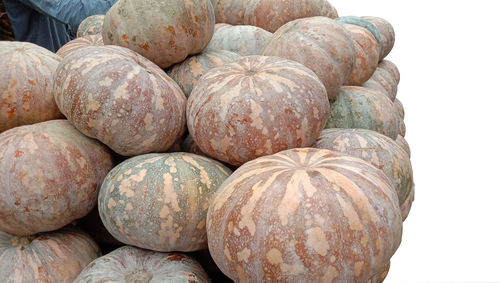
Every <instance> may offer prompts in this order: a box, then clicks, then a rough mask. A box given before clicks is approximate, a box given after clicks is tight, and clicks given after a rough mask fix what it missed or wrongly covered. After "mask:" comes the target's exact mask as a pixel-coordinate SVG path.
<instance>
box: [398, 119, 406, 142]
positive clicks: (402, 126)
mask: <svg viewBox="0 0 500 283" xmlns="http://www.w3.org/2000/svg"><path fill="white" fill-rule="evenodd" d="M399 135H400V136H402V137H404V136H405V135H406V125H405V121H404V120H403V119H399ZM396 138H397V137H396Z"/></svg>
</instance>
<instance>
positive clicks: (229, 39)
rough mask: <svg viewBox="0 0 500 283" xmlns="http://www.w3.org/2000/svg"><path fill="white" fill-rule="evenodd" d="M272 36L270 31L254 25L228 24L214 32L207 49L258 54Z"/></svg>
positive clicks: (243, 54)
mask: <svg viewBox="0 0 500 283" xmlns="http://www.w3.org/2000/svg"><path fill="white" fill-rule="evenodd" d="M272 36H273V34H272V33H270V32H268V31H266V30H264V29H261V28H259V27H255V26H248V25H238V26H230V27H225V28H221V29H219V30H218V31H216V32H214V36H213V37H212V39H211V40H210V43H208V45H207V49H209V50H228V51H232V52H235V53H238V54H240V55H241V56H248V55H260V54H261V53H262V49H263V48H264V47H265V46H266V44H267V42H268V41H269V39H270V38H271V37H272Z"/></svg>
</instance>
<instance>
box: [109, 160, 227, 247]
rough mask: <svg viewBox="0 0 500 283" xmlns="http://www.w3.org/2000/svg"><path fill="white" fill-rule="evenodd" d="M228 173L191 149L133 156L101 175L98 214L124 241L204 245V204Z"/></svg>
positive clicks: (151, 244)
mask: <svg viewBox="0 0 500 283" xmlns="http://www.w3.org/2000/svg"><path fill="white" fill-rule="evenodd" d="M230 174H231V171H230V170H229V169H227V168H226V167H224V166H223V165H222V164H220V163H219V162H217V161H214V160H211V159H209V158H206V157H203V156H198V155H195V154H191V153H185V152H177V153H164V154H154V153H153V154H146V155H141V156H136V157H133V158H131V159H128V160H126V161H124V162H122V163H121V164H120V165H118V166H116V167H115V168H114V169H113V170H111V172H109V174H108V175H107V176H106V178H105V180H104V183H103V185H102V187H101V191H100V193H99V214H100V216H101V219H102V221H103V223H104V226H106V228H107V229H108V231H109V232H110V233H111V235H113V236H114V237H115V238H116V239H117V240H119V241H121V242H123V243H125V244H128V245H133V246H137V247H141V248H146V249H150V250H155V251H165V252H167V251H195V250H200V249H204V248H206V247H207V235H206V228H205V219H206V213H207V210H208V206H209V204H210V201H211V200H212V197H213V195H214V194H215V192H216V190H217V189H218V188H219V185H220V184H222V182H223V181H224V180H225V179H226V178H227V177H228V176H229V175H230Z"/></svg>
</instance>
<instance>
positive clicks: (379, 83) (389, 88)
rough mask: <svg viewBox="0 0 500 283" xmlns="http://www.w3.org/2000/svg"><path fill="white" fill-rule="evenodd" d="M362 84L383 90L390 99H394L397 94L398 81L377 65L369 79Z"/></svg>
mask: <svg viewBox="0 0 500 283" xmlns="http://www.w3.org/2000/svg"><path fill="white" fill-rule="evenodd" d="M362 86H363V87H366V88H371V89H375V90H378V91H381V92H383V93H384V94H385V95H387V97H389V99H390V100H391V101H394V99H396V95H397V94H398V83H397V82H396V79H395V78H394V77H393V76H392V74H391V73H389V71H387V70H385V69H382V68H378V67H377V69H376V70H375V72H374V73H373V75H372V76H371V77H370V79H369V80H368V81H366V82H365V83H364V84H363V85H362Z"/></svg>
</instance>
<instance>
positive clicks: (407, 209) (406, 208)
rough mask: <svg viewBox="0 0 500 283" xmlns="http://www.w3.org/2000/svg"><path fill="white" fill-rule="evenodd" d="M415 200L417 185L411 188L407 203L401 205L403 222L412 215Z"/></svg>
mask: <svg viewBox="0 0 500 283" xmlns="http://www.w3.org/2000/svg"><path fill="white" fill-rule="evenodd" d="M414 200H415V185H413V187H412V188H411V191H410V195H409V196H408V197H407V198H406V200H405V202H404V203H403V204H402V205H401V217H402V218H403V221H404V220H406V218H407V217H408V215H409V214H410V210H411V206H412V204H413V201H414Z"/></svg>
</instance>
